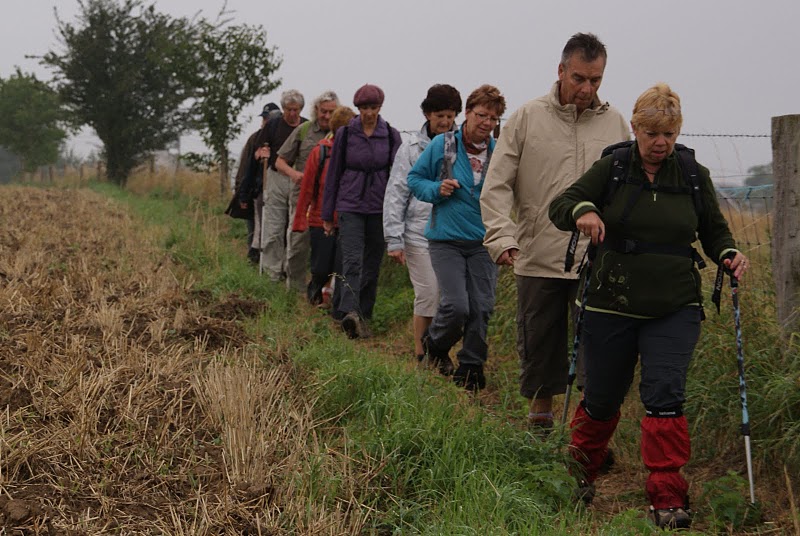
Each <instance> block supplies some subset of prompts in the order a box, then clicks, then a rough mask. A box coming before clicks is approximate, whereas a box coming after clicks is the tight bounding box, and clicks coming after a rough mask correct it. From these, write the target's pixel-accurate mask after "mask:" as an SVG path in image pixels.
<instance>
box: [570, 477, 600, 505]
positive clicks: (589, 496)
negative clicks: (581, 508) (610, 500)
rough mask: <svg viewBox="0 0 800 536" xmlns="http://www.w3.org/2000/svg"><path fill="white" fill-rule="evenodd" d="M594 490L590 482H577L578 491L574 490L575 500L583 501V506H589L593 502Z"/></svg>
mask: <svg viewBox="0 0 800 536" xmlns="http://www.w3.org/2000/svg"><path fill="white" fill-rule="evenodd" d="M595 493H596V489H595V487H594V484H593V483H592V482H587V481H586V480H583V479H581V480H578V489H576V490H575V500H576V501H583V504H584V505H585V506H590V505H591V504H592V501H593V500H594V495H595Z"/></svg>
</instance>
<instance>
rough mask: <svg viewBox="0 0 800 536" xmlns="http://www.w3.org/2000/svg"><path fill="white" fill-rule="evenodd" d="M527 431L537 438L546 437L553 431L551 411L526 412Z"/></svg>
mask: <svg viewBox="0 0 800 536" xmlns="http://www.w3.org/2000/svg"><path fill="white" fill-rule="evenodd" d="M528 431H529V432H530V433H531V434H533V435H534V436H535V437H538V438H539V439H542V440H545V439H547V438H548V437H549V436H550V433H551V432H552V431H553V414H552V412H547V413H528Z"/></svg>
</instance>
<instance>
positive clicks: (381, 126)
mask: <svg viewBox="0 0 800 536" xmlns="http://www.w3.org/2000/svg"><path fill="white" fill-rule="evenodd" d="M348 126H349V127H350V128H352V129H353V130H355V131H356V132H358V133H360V134H361V135H363V136H366V135H365V134H364V127H363V126H361V116H360V115H357V116H355V117H354V118H352V119H351V120H350V123H348ZM372 135H373V136H374V137H377V138H388V137H389V127H388V126H387V125H386V121H384V120H383V117H381V116H380V115H379V116H378V124H377V125H375V132H373V134H372Z"/></svg>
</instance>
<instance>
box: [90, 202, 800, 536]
mask: <svg viewBox="0 0 800 536" xmlns="http://www.w3.org/2000/svg"><path fill="white" fill-rule="evenodd" d="M95 188H97V189H99V190H100V191H102V192H103V193H104V194H106V195H108V196H109V197H112V198H115V199H117V200H119V201H121V202H124V203H126V204H128V205H129V206H131V208H132V209H133V210H134V211H135V212H136V213H137V214H138V216H139V217H140V218H141V219H142V220H144V221H147V222H148V224H149V225H155V226H158V227H160V228H162V229H163V232H162V236H163V238H162V240H161V244H160V245H161V246H162V247H163V248H164V251H165V252H167V254H169V255H171V256H172V258H173V259H175V260H177V261H179V262H180V263H181V265H182V266H184V267H185V268H186V270H187V271H188V272H189V273H190V274H192V276H193V277H195V278H196V280H197V286H198V288H201V289H205V290H208V291H210V292H212V293H214V294H216V295H222V294H227V293H233V292H235V293H238V294H240V295H242V296H248V297H250V298H254V299H258V300H262V301H264V302H266V303H267V304H268V307H267V308H266V310H265V312H264V313H263V315H262V316H260V317H259V318H258V319H257V320H256V321H254V322H252V323H251V325H250V326H249V329H250V330H251V331H252V332H253V333H256V334H258V336H259V337H260V339H261V340H262V341H263V342H262V351H263V353H264V355H265V360H264V363H265V366H270V363H271V359H273V358H274V357H275V356H278V357H279V358H281V359H290V360H292V361H293V362H294V363H295V364H296V365H298V368H299V369H300V370H303V371H304V372H303V377H302V378H301V380H302V381H303V382H305V383H306V385H307V387H306V389H307V395H308V397H309V398H312V399H314V400H315V406H314V407H315V411H316V412H317V415H316V416H317V417H318V418H319V419H320V421H321V422H324V423H325V425H324V426H322V427H320V429H319V430H318V433H319V441H322V442H324V443H325V444H329V445H330V448H331V449H334V450H336V451H338V452H345V453H347V456H349V457H350V458H352V459H353V463H354V464H355V466H357V467H360V468H362V469H363V471H364V474H366V475H368V477H367V476H363V475H362V476H361V477H359V478H361V480H360V482H361V484H360V487H359V489H358V493H359V497H360V500H361V501H362V503H363V504H365V505H367V506H368V507H370V508H372V509H373V510H372V511H371V512H370V513H369V519H370V522H369V525H370V527H371V529H370V530H371V531H372V532H370V533H375V534H436V535H447V534H453V535H456V534H458V535H465V534H582V533H594V534H608V535H617V534H619V535H624V534H649V533H655V532H656V531H655V529H654V528H653V527H652V524H651V523H650V522H649V521H647V520H645V519H644V516H643V513H642V511H641V510H629V511H624V512H622V513H620V514H618V515H616V516H613V517H610V518H603V515H602V514H597V513H593V512H586V511H584V510H583V509H582V508H578V507H576V506H575V505H574V503H573V501H572V499H571V496H572V492H573V488H574V485H575V484H574V480H573V479H572V478H571V477H570V476H569V472H568V462H567V456H566V454H565V451H564V449H563V446H562V444H561V443H560V439H559V438H557V437H554V438H553V439H551V440H549V441H545V442H542V441H536V440H533V439H532V438H531V436H530V435H529V434H528V433H526V432H525V431H524V430H522V429H521V428H520V427H519V426H513V425H511V424H509V423H511V422H515V421H517V420H518V417H519V415H521V414H522V411H523V405H524V401H523V400H522V399H521V398H520V397H519V395H518V394H517V386H516V381H517V380H516V359H513V358H512V359H508V358H507V359H505V360H503V361H502V362H499V363H494V362H493V363H492V367H493V368H492V381H493V382H496V384H497V385H498V389H497V401H496V403H495V405H493V406H492V407H491V408H484V407H482V406H481V405H480V404H479V403H478V402H477V401H475V400H473V399H471V398H470V397H468V396H467V395H466V394H465V393H463V392H460V391H459V390H458V389H456V388H455V387H453V386H452V385H451V384H450V383H449V382H446V381H444V380H443V379H441V378H439V377H437V376H435V375H433V374H432V373H430V372H428V371H422V370H417V369H415V368H413V366H410V365H409V363H407V362H405V361H403V360H398V359H395V358H390V357H388V356H385V355H382V354H380V353H379V352H378V351H377V350H371V349H369V348H368V347H366V346H364V345H363V344H361V343H358V342H353V341H349V340H347V339H346V338H345V337H344V336H343V335H342V334H341V333H340V332H339V331H338V329H337V328H336V327H335V326H334V325H333V324H332V323H331V322H330V321H328V319H327V318H324V317H322V316H320V315H318V314H316V313H314V314H309V308H307V307H305V306H304V304H300V303H299V300H298V298H297V296H296V295H295V294H292V293H289V292H287V291H286V290H284V289H283V288H282V287H280V286H278V285H275V284H272V283H270V282H269V281H268V280H267V279H266V278H264V277H259V276H258V275H257V272H256V271H255V270H254V269H253V267H252V266H250V265H249V264H248V263H247V261H246V259H245V258H244V255H243V244H244V234H245V231H244V226H243V225H242V222H239V221H235V222H232V225H230V226H222V227H221V229H220V231H219V233H218V234H217V235H216V236H209V233H205V234H204V233H203V232H201V231H200V228H201V226H200V225H198V222H199V221H200V220H204V221H207V220H208V219H209V218H211V219H213V218H216V217H219V218H224V216H222V215H221V210H220V209H219V208H215V207H208V206H204V205H202V204H199V203H196V202H191V201H188V200H186V199H183V198H175V197H170V196H165V195H158V196H152V197H136V196H132V195H129V194H127V193H125V192H122V191H120V190H118V189H116V188H113V187H110V186H95ZM237 248H240V249H241V251H239V250H237ZM747 296H748V294H747V293H746V292H744V293H743V312H742V316H743V321H744V322H746V325H745V326H744V334H745V335H744V336H745V344H746V361H747V367H748V369H747V374H748V378H747V379H748V387H749V390H748V399H749V402H750V412H751V420H752V423H753V441H754V455H755V456H756V458H757V460H758V461H759V463H760V466H759V467H760V469H761V470H762V471H764V472H765V473H769V472H770V471H771V470H772V469H773V468H775V467H782V464H783V463H786V464H787V466H788V467H789V470H790V474H798V472H800V471H798V469H800V454H799V453H798V447H797V445H798V444H800V437H798V436H799V435H800V423H798V418H797V417H798V412H800V388H799V387H800V361H799V360H800V357H798V355H800V352H797V348H796V347H793V348H790V349H789V350H786V351H782V350H781V348H780V345H779V344H776V337H777V333H778V332H777V327H776V326H775V323H774V320H772V321H770V320H769V316H768V315H767V317H765V316H764V313H763V311H764V310H765V308H766V310H768V311H769V310H770V309H769V300H770V299H771V298H770V297H769V295H768V293H767V294H766V295H765V296H766V297H763V298H761V301H759V302H756V301H755V300H753V301H747ZM412 297H413V292H412V290H411V287H410V284H409V283H408V280H407V276H406V275H405V271H404V269H403V268H401V267H398V266H395V265H393V264H392V263H390V262H389V261H388V260H386V261H385V262H384V264H383V268H382V275H381V280H380V285H379V294H378V302H377V304H376V308H375V317H374V320H373V328H374V331H375V332H376V334H377V335H378V336H380V335H382V334H384V335H386V334H391V333H392V332H393V331H395V330H398V329H405V326H407V324H408V319H409V317H410V316H411V302H412ZM728 305H729V304H728ZM708 313H709V320H708V321H706V322H705V325H704V332H703V335H702V338H701V341H700V343H699V345H698V348H697V352H696V357H695V359H694V362H693V364H692V369H691V371H690V379H689V385H688V399H689V402H688V403H687V406H686V411H687V414H688V416H689V420H690V423H692V424H691V426H693V430H692V432H693V449H694V453H693V461H692V463H693V464H702V463H705V462H707V461H711V460H714V459H715V458H719V457H720V456H727V457H729V458H730V459H732V460H739V461H741V458H742V457H743V456H741V454H740V451H741V450H742V447H741V445H742V442H741V438H740V436H739V422H740V420H741V406H740V404H739V397H738V379H737V378H738V377H737V372H736V353H735V352H736V350H735V346H734V337H733V324H732V321H731V315H730V312H729V311H728V312H725V311H723V315H721V316H719V317H717V315H716V313H713V314H712V313H710V311H709V312H708ZM773 316H774V315H773ZM514 317H515V289H514V279H513V275H511V274H510V271H508V270H504V271H503V275H502V276H501V280H500V284H499V288H498V305H497V307H496V312H495V316H494V317H493V320H492V324H491V329H490V337H491V344H490V348H491V350H490V351H491V352H492V353H493V354H494V353H496V354H500V355H505V356H514V355H515V352H516V349H515V341H516V321H515V318H514ZM631 395H632V398H633V400H632V401H629V402H628V403H629V404H630V403H632V404H637V403H638V402H637V400H636V399H635V391H632V393H631ZM576 397H577V395H576ZM487 409H488V410H489V411H487ZM616 441H617V442H618V443H620V442H622V443H624V445H625V449H626V455H628V456H630V457H633V458H636V456H638V450H637V449H638V424H637V423H635V422H633V421H631V422H624V423H622V424H621V426H620V429H619V431H618V434H617V439H616ZM731 469H734V470H735V471H737V472H738V473H740V474H741V471H742V470H743V465H741V466H740V467H732V468H731ZM298 471H299V472H302V473H303V474H304V475H305V476H304V478H306V479H308V480H309V481H311V482H315V484H314V486H312V488H311V489H312V491H311V492H310V493H311V494H312V496H310V497H309V500H311V501H317V502H320V503H323V504H330V505H331V507H335V501H334V499H335V497H337V496H338V495H340V494H342V493H344V491H343V490H344V489H345V488H347V487H348V486H347V485H346V484H345V476H344V475H330V474H328V473H323V472H321V471H320V470H319V467H315V466H314V464H309V466H307V467H302V468H298ZM729 484H730V483H724V482H723V483H722V484H719V486H723V485H729ZM730 485H738V483H736V482H734V483H733V484H730ZM712 488H713V486H712ZM735 489H737V490H738V489H739V488H735ZM704 501H705V506H706V510H707V511H711V512H713V515H714V516H716V517H713V518H712V517H709V519H713V520H718V519H721V521H719V523H717V522H716V521H714V522H713V523H711V525H712V526H714V527H717V528H719V527H722V526H723V525H724V524H725V523H724V522H725V520H726V519H727V518H726V516H727V517H733V516H736V515H740V513H739V512H740V511H739V510H737V509H736V507H735V506H736V505H734V506H729V505H725V504H720V505H717V506H716V508H717V510H719V511H721V512H725V513H722V514H720V513H718V512H717V511H716V510H715V509H714V508H715V506H714V504H713V501H712V500H711V499H709V498H706V499H704ZM726 508H727V509H726ZM730 512H733V513H730ZM741 515H744V514H741ZM737 519H738V518H737ZM714 523H717V525H714ZM719 530H722V529H721V528H719Z"/></svg>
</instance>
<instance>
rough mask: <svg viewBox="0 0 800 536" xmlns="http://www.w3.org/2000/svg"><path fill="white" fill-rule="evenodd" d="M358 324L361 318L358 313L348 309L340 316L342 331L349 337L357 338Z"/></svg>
mask: <svg viewBox="0 0 800 536" xmlns="http://www.w3.org/2000/svg"><path fill="white" fill-rule="evenodd" d="M359 324H361V318H360V317H359V316H358V313H356V312H355V311H350V312H349V313H347V314H346V315H344V318H342V331H344V332H345V333H347V336H348V337H349V338H350V339H357V338H358V326H359Z"/></svg>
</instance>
